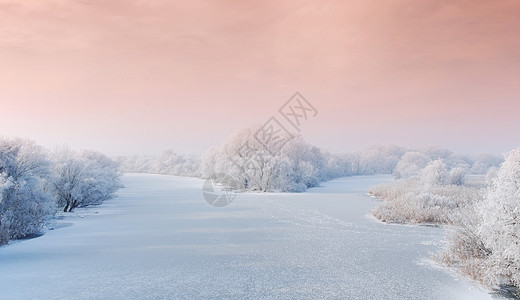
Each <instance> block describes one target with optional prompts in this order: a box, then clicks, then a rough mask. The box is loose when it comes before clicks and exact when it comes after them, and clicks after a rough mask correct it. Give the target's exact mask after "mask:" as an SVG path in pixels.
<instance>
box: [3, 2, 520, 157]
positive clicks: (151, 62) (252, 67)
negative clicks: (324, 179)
mask: <svg viewBox="0 0 520 300" xmlns="http://www.w3.org/2000/svg"><path fill="white" fill-rule="evenodd" d="M519 15H520V2H518V1H512V0H497V1H485V0H474V1H469V0H455V1H447V0H441V1H435V0H425V1H420V2H419V1H412V0H390V1H384V2H379V1H292V0H282V1H274V0H269V1H247V2H245V1H229V0H222V1H189V2H188V1H186V2H182V3H172V2H170V1H154V2H153V3H152V2H150V1H144V0H129V1H115V0H110V1H99V2H97V1H88V0H76V1H70V0H69V1H67V0H30V1H29V0H28V1H7V0H0V104H1V109H0V135H4V136H22V137H27V138H31V139H34V140H36V141H37V142H39V143H41V144H43V145H47V146H52V145H56V144H63V143H66V144H69V145H70V146H71V147H74V148H92V149H96V150H99V151H103V152H105V153H107V154H111V155H117V154H145V153H149V154H154V153H159V152H160V151H162V150H164V149H166V148H171V149H174V150H175V151H177V152H181V153H187V152H195V153H203V152H204V151H205V150H206V149H207V148H208V147H210V146H212V145H218V144H221V143H222V142H223V141H224V140H225V139H226V138H227V136H228V135H230V134H231V133H233V132H235V131H236V130H238V129H240V128H243V127H247V126H249V125H252V124H257V123H264V122H265V121H266V120H267V119H268V118H269V117H271V116H273V115H276V114H277V110H278V109H279V107H280V106H281V105H283V103H284V102H285V101H286V100H287V99H288V98H289V97H290V96H291V95H292V94H293V93H294V92H295V91H300V92H301V93H302V94H303V95H304V96H305V97H306V98H307V99H308V100H309V101H310V102H311V103H312V104H313V105H314V106H315V107H316V109H317V110H318V112H319V113H318V116H317V117H316V118H313V119H311V120H309V122H306V123H305V124H304V126H303V128H302V134H303V136H304V138H305V139H306V140H307V141H308V142H310V143H313V144H315V145H317V146H320V147H323V148H325V149H329V150H331V151H335V152H343V151H352V150H357V149H360V148H363V147H365V146H368V145H372V144H382V143H393V144H396V145H402V146H408V147H419V146H423V145H438V146H441V147H446V148H449V149H451V150H453V151H456V152H464V153H480V152H492V153H502V152H505V151H509V150H512V149H513V148H516V147H518V146H520V143H519V141H520V131H518V128H520V118H519V117H518V116H519V113H520V101H519V100H520V99H519V97H518V96H519V95H520V81H519V80H518V79H519V78H520V39H519V38H518V32H520V19H519V18H518V16H519Z"/></svg>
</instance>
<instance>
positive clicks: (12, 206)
mask: <svg viewBox="0 0 520 300" xmlns="http://www.w3.org/2000/svg"><path fill="white" fill-rule="evenodd" d="M51 177H52V173H51V169H50V162H49V160H48V158H47V154H46V152H45V151H44V150H43V149H42V148H41V147H40V146H38V145H36V144H35V143H34V142H33V141H29V140H24V139H19V138H14V139H5V138H2V139H0V192H1V198H0V244H2V243H6V242H7V241H8V240H10V239H15V238H20V237H25V236H28V235H32V234H37V233H39V232H40V231H41V230H42V227H43V226H44V225H45V224H46V222H47V221H48V220H49V219H50V218H51V217H52V215H53V214H54V212H55V202H54V199H53V198H52V195H51V193H50V192H49V189H48V188H47V180H48V178H51Z"/></svg>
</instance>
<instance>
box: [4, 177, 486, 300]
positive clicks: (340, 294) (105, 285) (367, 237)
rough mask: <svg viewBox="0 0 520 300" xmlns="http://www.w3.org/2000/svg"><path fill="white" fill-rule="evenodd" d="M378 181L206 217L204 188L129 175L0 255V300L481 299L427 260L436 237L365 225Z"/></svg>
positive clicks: (260, 197) (209, 211) (212, 211)
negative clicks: (110, 194)
mask: <svg viewBox="0 0 520 300" xmlns="http://www.w3.org/2000/svg"><path fill="white" fill-rule="evenodd" d="M388 180H390V177H388V176H371V177H350V178H342V179H337V180H334V181H331V182H327V183H324V184H322V187H318V188H314V189H311V190H309V191H308V192H306V193H301V194H260V193H250V194H239V195H237V197H236V198H235V200H234V202H233V203H232V204H231V205H230V206H227V207H224V208H215V207H212V206H210V205H209V204H208V203H207V202H206V201H205V200H204V199H203V198H202V193H201V187H202V180H198V179H193V178H183V177H174V176H161V175H143V174H127V175H125V176H124V177H123V183H124V185H125V186H126V188H124V189H122V190H121V191H120V192H119V193H118V195H119V196H118V197H117V198H116V199H113V200H110V201H108V202H106V203H104V204H103V205H101V206H98V207H93V208H89V209H87V210H84V209H83V210H77V212H76V213H75V214H74V215H70V216H65V217H64V218H62V219H60V220H58V221H57V222H56V224H55V227H56V229H55V230H51V231H49V232H47V233H46V234H45V235H44V236H42V237H39V238H35V239H31V240H23V241H17V242H14V243H12V244H10V245H7V246H4V247H0V298H1V299H16V298H23V299H28V298H37V299H51V298H52V299H87V298H88V299H129V298H131V299H157V298H175V299H196V298H240V299H241V298H255V299H256V298H264V299H281V298H314V299H316V298H341V299H489V298H490V296H489V295H488V294H486V293H485V292H484V291H483V290H481V289H480V288H478V287H477V286H476V285H475V284H473V283H470V282H467V281H466V280H465V279H461V278H460V277H458V276H453V275H450V273H449V272H447V271H446V270H445V269H443V268H440V267H439V266H436V265H435V264H434V263H432V262H431V261H430V260H429V259H428V258H429V253H430V252H434V251H437V250H438V249H439V247H442V240H443V239H444V237H445V236H444V235H445V232H444V230H443V229H441V228H434V227H424V226H399V225H387V224H383V223H380V222H377V221H374V220H373V219H372V218H367V216H368V215H369V211H370V209H372V208H374V207H375V205H377V200H375V199H372V198H370V197H368V196H367V195H366V194H365V193H366V191H367V190H368V187H369V186H370V185H374V184H377V183H380V182H383V181H388ZM79 216H83V218H81V217H79Z"/></svg>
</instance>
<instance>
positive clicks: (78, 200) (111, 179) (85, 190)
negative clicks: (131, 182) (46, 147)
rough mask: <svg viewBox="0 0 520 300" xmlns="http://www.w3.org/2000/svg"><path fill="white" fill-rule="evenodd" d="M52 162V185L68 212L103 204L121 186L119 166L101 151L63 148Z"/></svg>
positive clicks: (57, 152)
mask: <svg viewBox="0 0 520 300" xmlns="http://www.w3.org/2000/svg"><path fill="white" fill-rule="evenodd" d="M52 161H53V170H54V173H55V177H54V180H53V182H52V186H53V190H54V193H55V195H56V199H57V203H58V205H59V206H60V207H62V208H63V211H64V212H70V211H72V210H74V209H75V208H76V207H82V206H88V205H97V204H101V203H102V202H103V201H105V200H108V199H110V198H112V197H113V195H114V193H115V191H116V190H117V189H118V188H119V186H120V184H119V176H120V174H119V171H118V165H117V163H115V162H114V161H113V160H111V159H110V158H108V157H107V156H105V155H103V154H101V153H99V152H94V151H81V152H75V151H72V150H70V149H67V148H62V149H58V150H57V151H55V153H53V155H52Z"/></svg>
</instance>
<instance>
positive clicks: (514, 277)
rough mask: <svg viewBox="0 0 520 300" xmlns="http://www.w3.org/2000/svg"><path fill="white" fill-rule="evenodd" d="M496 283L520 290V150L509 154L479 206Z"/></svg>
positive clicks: (485, 242) (490, 269) (484, 237)
mask: <svg viewBox="0 0 520 300" xmlns="http://www.w3.org/2000/svg"><path fill="white" fill-rule="evenodd" d="M479 212H480V218H481V220H482V222H481V227H480V235H481V237H482V239H483V242H484V245H485V246H486V248H487V249H489V250H490V252H491V254H490V256H489V258H488V264H487V265H488V268H487V269H488V274H487V275H488V276H489V277H490V278H491V281H492V282H495V283H502V284H511V285H515V286H516V287H520V148H519V149H516V150H514V151H512V152H510V153H508V154H507V156H506V159H505V161H504V163H503V164H502V166H501V167H500V170H499V171H498V172H497V175H496V177H495V178H494V180H493V182H492V184H491V186H490V187H488V189H487V192H486V196H485V197H484V200H483V201H482V202H481V205H480V206H479Z"/></svg>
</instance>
